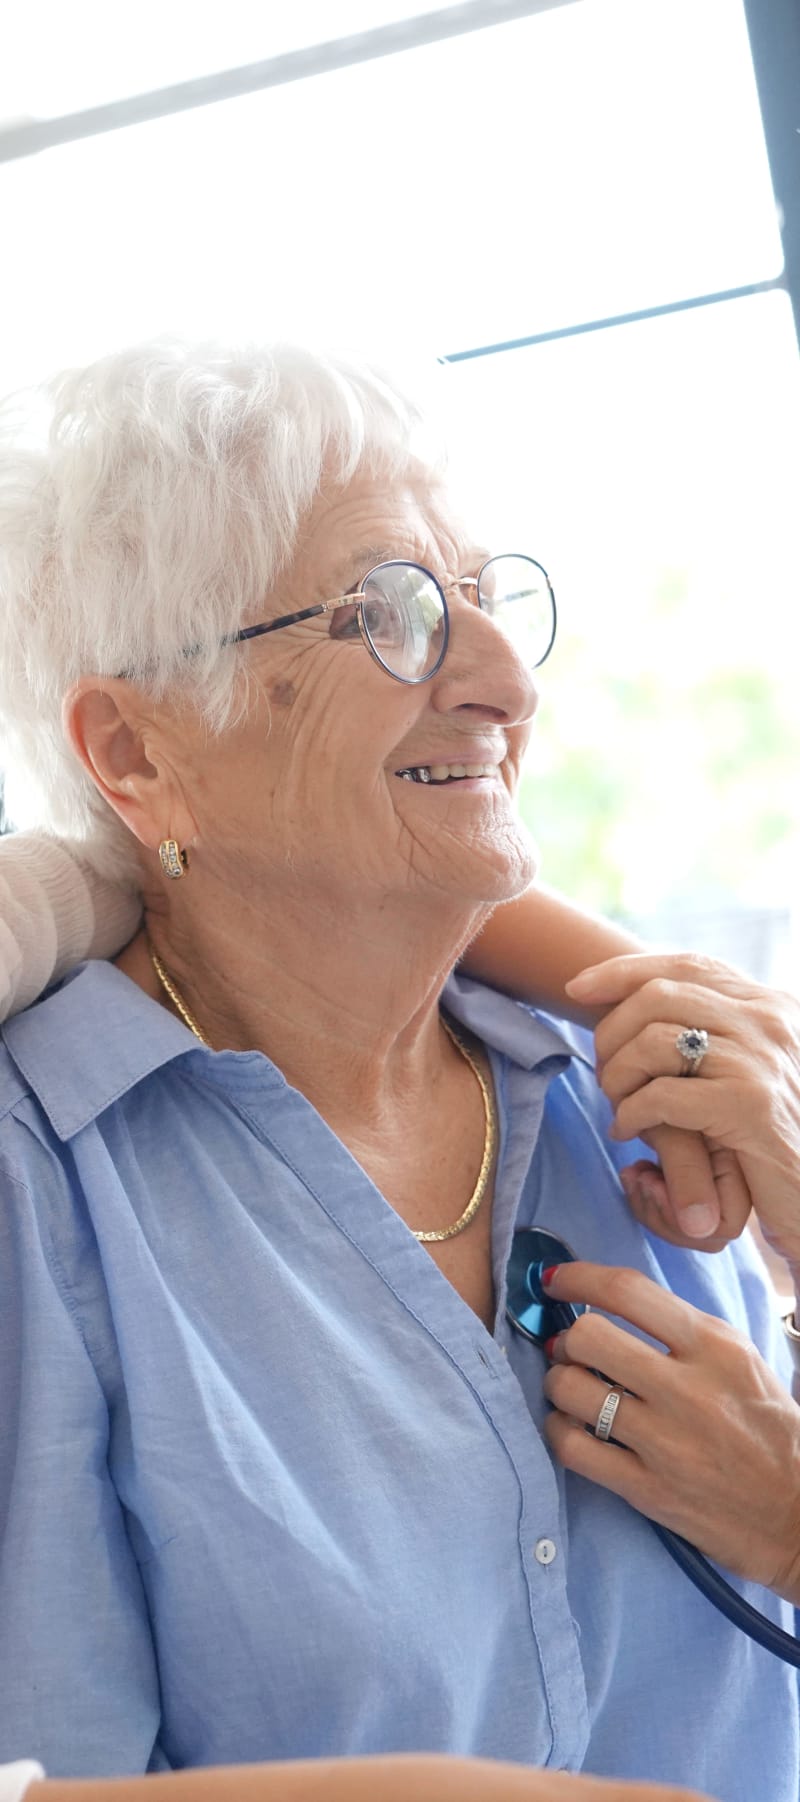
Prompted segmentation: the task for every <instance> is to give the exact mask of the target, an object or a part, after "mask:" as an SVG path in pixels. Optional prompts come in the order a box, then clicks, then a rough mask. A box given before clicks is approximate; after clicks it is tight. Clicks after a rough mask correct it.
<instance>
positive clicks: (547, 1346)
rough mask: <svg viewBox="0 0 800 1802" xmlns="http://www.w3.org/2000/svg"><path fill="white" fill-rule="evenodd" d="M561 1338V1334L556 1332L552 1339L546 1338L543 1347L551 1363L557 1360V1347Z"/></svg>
mask: <svg viewBox="0 0 800 1802" xmlns="http://www.w3.org/2000/svg"><path fill="white" fill-rule="evenodd" d="M559 1338H560V1334H558V1333H554V1334H553V1337H552V1339H545V1342H544V1345H543V1347H542V1350H543V1352H544V1355H545V1357H546V1358H549V1359H550V1363H551V1364H552V1363H553V1362H554V1360H555V1355H556V1354H555V1347H556V1345H557V1344H558V1340H559Z"/></svg>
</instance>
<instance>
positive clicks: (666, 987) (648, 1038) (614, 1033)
mask: <svg viewBox="0 0 800 1802" xmlns="http://www.w3.org/2000/svg"><path fill="white" fill-rule="evenodd" d="M741 1020H742V1002H741V1000H738V1001H733V1000H731V998H730V997H729V996H727V995H719V994H717V993H716V992H715V991H714V990H713V989H704V988H702V987H701V985H700V984H699V983H693V982H683V983H679V982H675V981H673V980H672V978H671V977H669V976H667V975H666V974H665V972H664V971H663V970H662V972H661V974H660V975H658V976H653V977H650V978H649V979H648V980H647V981H646V982H644V983H642V984H641V986H640V987H639V988H638V989H637V990H636V991H635V993H634V994H632V995H628V996H627V997H626V999H625V1000H624V1001H621V1002H620V1003H619V1005H618V1006H617V1007H615V1008H614V1009H613V1012H612V1013H610V1014H607V1015H606V1017H605V1019H604V1020H601V1022H600V1025H599V1026H598V1028H597V1031H596V1033H595V1046H596V1050H597V1056H598V1059H599V1060H600V1063H601V1064H602V1065H603V1068H604V1070H605V1067H606V1066H607V1065H608V1064H609V1062H610V1060H611V1058H612V1057H615V1056H616V1054H617V1052H619V1051H621V1050H622V1049H623V1047H625V1048H626V1050H628V1051H629V1050H630V1046H631V1044H632V1041H633V1040H635V1039H637V1037H638V1035H639V1034H640V1033H641V1034H642V1035H643V1041H642V1045H641V1048H640V1049H641V1056H642V1060H643V1067H644V1069H645V1071H647V1069H648V1067H649V1065H651V1064H652V1065H653V1066H654V1068H655V1069H657V1070H661V1071H664V1070H665V1069H667V1070H671V1071H673V1072H674V1074H675V1075H676V1076H677V1075H678V1073H679V1071H680V1069H681V1057H680V1053H679V1052H678V1051H677V1050H676V1046H675V1040H676V1039H677V1037H678V1034H679V1032H681V1031H683V1029H684V1027H687V1026H702V1027H704V1028H705V1030H706V1032H707V1033H708V1035H709V1038H710V1039H714V1040H715V1041H719V1042H722V1041H724V1040H726V1039H729V1038H731V1037H732V1036H733V1033H734V1031H735V1026H736V1023H737V1022H738V1023H739V1024H741ZM719 1042H718V1043H715V1046H714V1049H715V1051H719V1049H720V1043H719ZM710 1055H711V1047H709V1050H708V1052H707V1053H706V1056H705V1058H704V1059H703V1065H704V1068H705V1066H706V1062H707V1059H708V1058H709V1057H710Z"/></svg>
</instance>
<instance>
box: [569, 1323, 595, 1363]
mask: <svg viewBox="0 0 800 1802" xmlns="http://www.w3.org/2000/svg"><path fill="white" fill-rule="evenodd" d="M594 1340H595V1331H594V1319H593V1316H592V1315H591V1314H579V1315H578V1318H577V1320H574V1321H573V1323H572V1326H571V1327H568V1329H567V1334H566V1338H565V1347H566V1351H567V1356H568V1357H569V1358H572V1359H573V1360H574V1362H576V1363H578V1364H584V1363H585V1362H586V1359H587V1357H589V1356H590V1355H591V1351H592V1346H593V1344H594Z"/></svg>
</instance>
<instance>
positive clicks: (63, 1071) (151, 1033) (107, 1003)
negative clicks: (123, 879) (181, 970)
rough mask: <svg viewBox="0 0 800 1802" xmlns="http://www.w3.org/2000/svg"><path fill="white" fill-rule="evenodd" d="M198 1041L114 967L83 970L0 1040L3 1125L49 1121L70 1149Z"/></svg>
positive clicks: (6, 1027) (13, 1022)
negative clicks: (22, 1117) (24, 1115)
mask: <svg viewBox="0 0 800 1802" xmlns="http://www.w3.org/2000/svg"><path fill="white" fill-rule="evenodd" d="M191 1047H192V1040H191V1037H190V1035H189V1034H188V1033H187V1031H186V1029H185V1027H183V1026H182V1025H181V1023H180V1021H177V1020H174V1019H173V1018H172V1016H171V1015H170V1014H168V1013H167V1012H166V1011H165V1009H164V1008H162V1007H159V1006H158V1005H157V1004H156V1003H155V1002H153V1001H151V1000H150V999H149V998H148V997H147V996H146V995H145V994H143V993H142V991H141V990H140V989H139V988H137V986H136V984H135V983H132V982H131V981H130V980H129V979H128V977H126V976H123V974H122V972H121V971H120V970H117V969H116V968H115V967H114V965H113V964H110V963H105V962H102V961H95V962H91V963H88V964H83V965H80V966H79V967H78V968H77V969H76V970H74V971H72V972H71V973H70V975H69V976H68V977H67V978H66V980H65V981H64V982H63V983H61V984H59V985H58V987H56V988H53V989H51V990H49V991H48V993H47V994H45V995H44V996H43V997H42V998H41V1000H39V1001H37V1002H36V1003H35V1004H34V1005H33V1006H32V1007H29V1008H26V1009H25V1010H24V1012H22V1013H19V1014H16V1015H15V1016H14V1018H13V1019H11V1020H8V1021H6V1023H5V1025H4V1027H3V1028H2V1031H1V1032H0V1056H1V1057H2V1077H1V1078H0V1082H1V1084H2V1086H1V1087H0V1096H2V1103H3V1106H2V1107H0V1119H1V1118H3V1117H4V1114H3V1107H4V1110H5V1118H6V1119H8V1118H9V1117H13V1118H17V1117H18V1115H19V1108H20V1105H21V1104H23V1103H24V1102H25V1101H27V1103H28V1104H29V1117H30V1118H33V1117H34V1116H35V1117H37V1118H39V1119H41V1120H45V1121H46V1122H47V1124H48V1127H49V1129H50V1131H51V1133H52V1134H54V1135H55V1137H56V1139H57V1140H59V1141H61V1142H62V1143H67V1142H68V1141H69V1140H70V1139H72V1138H73V1137H74V1136H75V1135H76V1133H78V1132H80V1131H81V1130H82V1129H83V1128H84V1127H86V1126H87V1125H89V1124H90V1123H91V1122H93V1121H95V1120H97V1119H98V1118H99V1116H100V1115H101V1114H102V1113H103V1112H104V1111H105V1110H106V1109H107V1108H108V1107H110V1106H112V1105H113V1104H114V1103H115V1102H116V1101H118V1100H120V1098H121V1097H122V1096H124V1095H125V1094H127V1093H128V1092H129V1091H130V1090H132V1089H134V1088H136V1086H137V1085H138V1084H139V1083H141V1082H142V1081H143V1080H144V1079H145V1078H146V1077H148V1076H150V1075H152V1074H153V1072H154V1071H157V1070H158V1069H160V1068H162V1067H164V1066H165V1065H167V1064H169V1063H171V1062H173V1061H174V1060H175V1059H176V1058H177V1057H180V1056H183V1055H185V1053H186V1051H187V1048H188V1049H191Z"/></svg>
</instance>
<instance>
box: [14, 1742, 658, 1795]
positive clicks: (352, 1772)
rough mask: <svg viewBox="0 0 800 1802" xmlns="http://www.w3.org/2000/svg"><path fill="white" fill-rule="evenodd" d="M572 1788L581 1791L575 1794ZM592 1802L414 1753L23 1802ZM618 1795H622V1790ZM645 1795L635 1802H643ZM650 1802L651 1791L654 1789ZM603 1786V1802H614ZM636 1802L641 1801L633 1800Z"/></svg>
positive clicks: (41, 1790) (508, 1771)
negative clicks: (573, 1799)
mask: <svg viewBox="0 0 800 1802" xmlns="http://www.w3.org/2000/svg"><path fill="white" fill-rule="evenodd" d="M573 1781H574V1782H575V1783H576V1784H577V1786H578V1788H577V1791H575V1790H573V1788H572V1783H573ZM584 1787H585V1789H586V1802H592V1798H593V1797H594V1796H595V1793H596V1792H595V1788H594V1785H593V1784H592V1783H591V1782H587V1781H586V1780H585V1779H582V1778H577V1779H574V1780H572V1779H570V1778H567V1777H565V1776H563V1775H555V1776H553V1774H552V1773H548V1772H545V1771H532V1770H530V1769H528V1768H527V1767H526V1766H522V1765H511V1764H500V1763H497V1764H495V1763H494V1762H493V1761H491V1762H490V1761H489V1760H487V1759H478V1758H450V1757H444V1756H441V1755H436V1754H432V1753H431V1754H428V1753H408V1754H403V1755H401V1756H390V1757H377V1758H320V1759H298V1760H292V1762H290V1763H284V1762H281V1763H279V1764H250V1765H232V1766H231V1765H228V1766H224V1767H219V1768H217V1769H205V1770H197V1769H195V1770H186V1771H174V1772H169V1773H167V1774H163V1775H162V1774H159V1775H154V1776H151V1777H118V1778H108V1779H101V1778H98V1779H94V1780H92V1781H86V1782H84V1781H80V1780H78V1781H74V1780H72V1781H67V1780H66V1779H64V1780H62V1779H53V1780H52V1781H45V1782H44V1783H33V1784H31V1785H30V1787H29V1789H28V1790H27V1791H26V1795H25V1799H24V1802H376V1798H377V1797H380V1802H409V1798H411V1797H413V1799H414V1802H551V1798H552V1802H572V1798H573V1796H576V1794H577V1795H580V1796H581V1798H583V1794H584ZM613 1793H614V1795H615V1796H616V1795H617V1793H618V1792H617V1790H616V1788H615V1789H614V1792H613ZM638 1793H639V1792H638V1788H637V1790H636V1796H638ZM647 1793H648V1796H649V1795H650V1791H649V1789H648V1792H647ZM607 1799H608V1792H607V1791H606V1788H605V1785H603V1786H602V1787H601V1789H600V1791H599V1794H598V1802H607ZM634 1802H635V1797H634Z"/></svg>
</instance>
